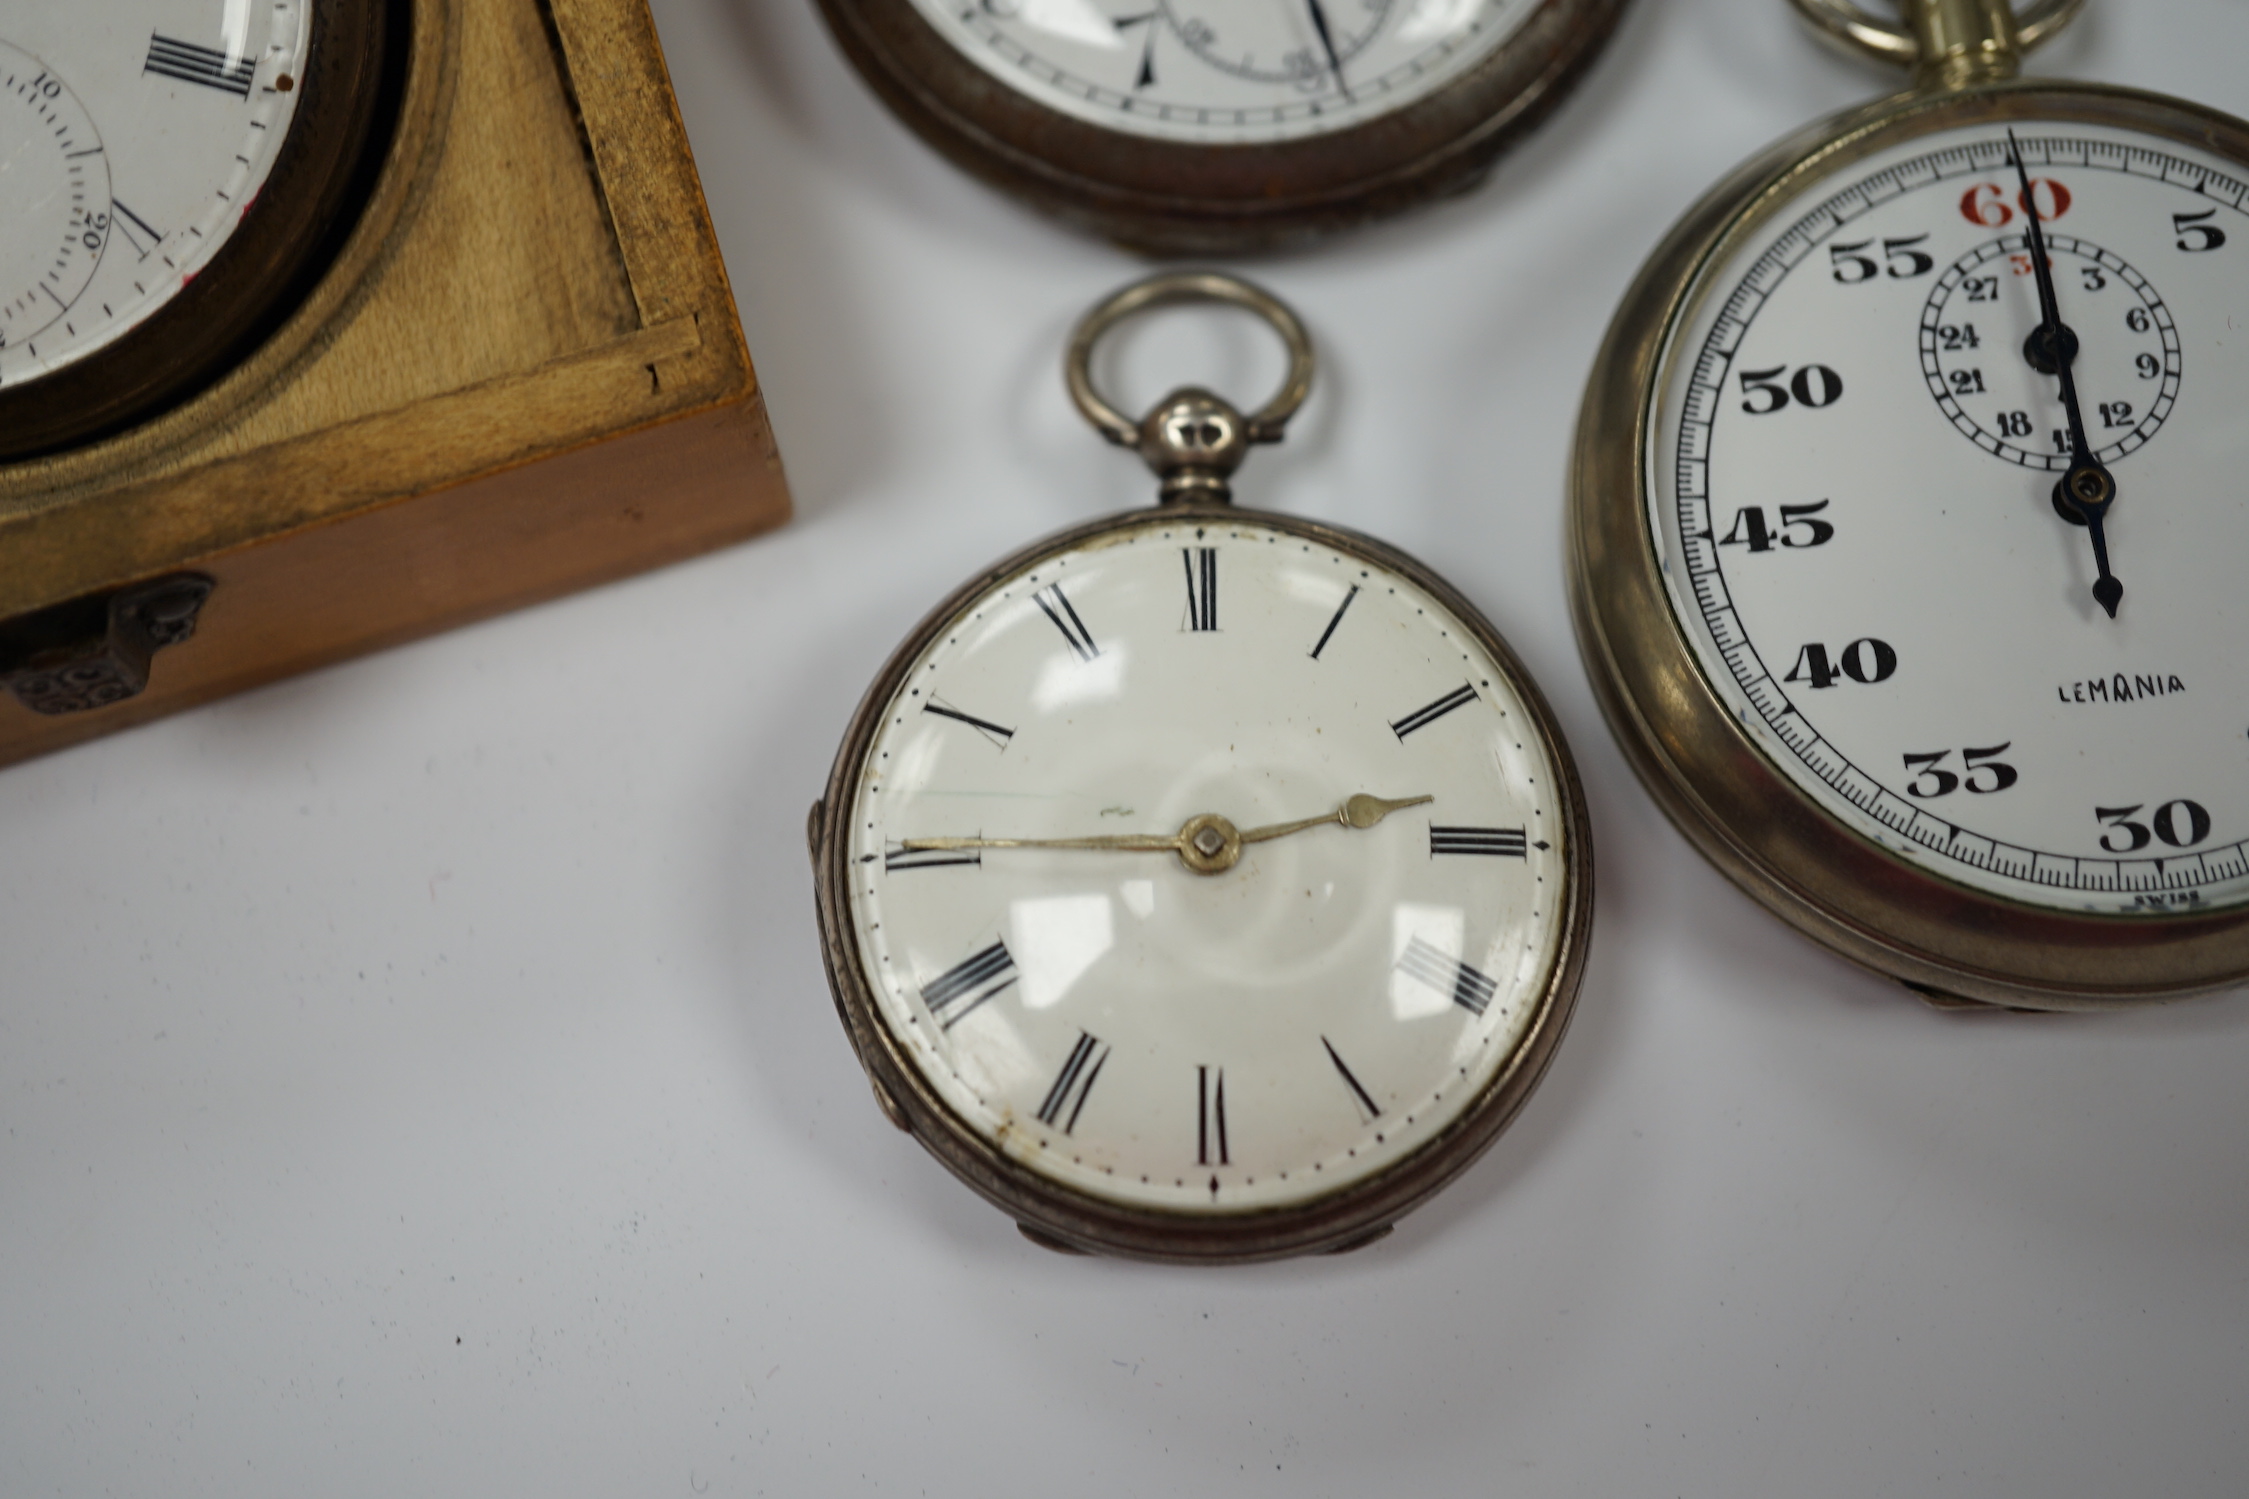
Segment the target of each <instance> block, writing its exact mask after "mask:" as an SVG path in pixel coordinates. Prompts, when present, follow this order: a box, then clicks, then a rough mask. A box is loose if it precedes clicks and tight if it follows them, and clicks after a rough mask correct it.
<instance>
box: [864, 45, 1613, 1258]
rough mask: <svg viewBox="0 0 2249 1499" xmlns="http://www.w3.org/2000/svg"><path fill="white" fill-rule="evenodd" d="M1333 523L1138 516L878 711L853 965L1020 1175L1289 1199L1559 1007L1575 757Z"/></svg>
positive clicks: (885, 1020) (1101, 537)
mask: <svg viewBox="0 0 2249 1499" xmlns="http://www.w3.org/2000/svg"><path fill="white" fill-rule="evenodd" d="M1136 34H1137V33H1136ZM1159 65H1160V63H1159ZM1329 534H1332V533H1318V534H1315V533H1312V532H1309V531H1308V532H1307V533H1306V534H1297V533H1296V532H1295V531H1292V530H1289V529H1285V528H1283V527H1280V526H1277V525H1273V524H1271V523H1269V522H1268V521H1266V520H1265V519H1264V518H1261V517H1256V516H1253V515H1249V514H1239V515H1237V514H1224V515H1217V516H1214V515H1211V514H1209V513H1207V512H1202V513H1196V514H1194V515H1192V516H1191V517H1178V518H1175V517H1174V516H1172V515H1167V514H1165V513H1163V512H1155V513H1152V514H1150V515H1148V516H1146V517H1143V518H1136V519H1134V520H1132V521H1131V522H1130V523H1118V524H1116V525H1115V526H1113V527H1111V528H1109V529H1106V530H1103V531H1101V532H1099V533H1095V539H1093V540H1090V541H1086V542H1084V543H1083V544H1075V543H1072V544H1064V545H1062V547H1061V549H1060V550H1059V551H1057V552H1051V553H1047V554H1042V555H1039V556H1037V557H1036V558H1035V559H1034V560H1032V561H1030V562H1028V563H1027V564H1025V565H1023V566H1021V567H1019V568H1014V569H1010V568H1006V567H1003V568H1001V569H999V570H998V571H996V572H995V573H994V575H993V577H994V579H995V581H993V582H991V583H989V584H987V585H984V586H983V587H982V588H981V589H979V590H971V591H970V592H968V593H967V594H965V595H964V596H963V597H964V599H965V600H966V601H965V602H964V603H962V604H960V605H958V606H957V607H956V609H954V610H953V611H951V612H949V613H947V614H944V615H942V616H940V617H936V618H933V620H932V621H931V623H930V625H929V627H928V629H927V631H926V633H925V634H924V635H922V636H921V637H919V638H918V639H917V641H916V643H915V644H914V645H913V647H912V648H911V649H910V650H907V651H904V652H901V653H900V655H899V656H898V657H897V659H896V662H895V664H894V665H893V667H892V668H891V671H892V673H893V675H892V677H891V678H890V680H891V681H892V682H893V683H894V684H895V685H894V686H893V688H892V689H891V690H890V691H889V693H888V695H887V696H884V697H880V698H875V699H870V703H869V707H868V708H867V710H865V718H864V719H863V721H862V731H857V732H859V733H860V737H859V738H858V739H857V740H855V741H854V742H855V743H856V744H861V745H863V746H864V747H863V748H862V749H858V750H856V751H855V753H856V754H857V755H858V758H857V760H856V761H855V762H854V763H855V764H856V765H857V766H858V770H857V772H856V774H857V781H856V787H857V789H856V792H855V793H854V795H853V797H852V799H851V801H850V802H849V804H848V805H844V804H841V803H839V804H838V805H837V810H836V812H835V814H834V816H835V818H836V823H837V835H838V836H839V837H841V838H842V839H843V840H844V841H845V842H847V843H848V844H849V846H850V849H851V850H852V852H851V859H852V860H853V862H851V863H850V864H849V866H848V870H847V872H846V874H845V875H844V878H846V879H847V880H848V883H849V896H848V898H849V901H850V912H851V922H850V931H851V937H852V941H853V944H854V952H855V954H856V959H855V960H856V961H858V962H859V963H860V964H861V968H862V971H863V972H865V974H866V975H867V986H868V989H869V991H870V992H871V993H872V995H873V996H874V998H873V999H872V1001H871V1003H872V1004H873V1005H874V1007H875V1010H876V1011H877V1012H878V1014H879V1019H878V1021H877V1022H876V1023H878V1024H879V1025H880V1026H881V1027H882V1028H883V1030H884V1031H885V1033H886V1034H887V1035H888V1036H889V1037H890V1038H891V1041H892V1043H893V1047H894V1050H895V1051H896V1052H897V1054H898V1055H900V1056H902V1057H905V1058H907V1059H909V1060H910V1061H911V1062H912V1064H913V1065H914V1066H915V1067H916V1068H918V1069H919V1072H920V1078H921V1081H922V1082H923V1083H925V1084H926V1085H927V1088H928V1090H929V1091H930V1092H931V1093H934V1094H935V1095H936V1096H938V1097H939V1098H940V1099H942V1100H943V1102H944V1104H945V1107H946V1109H947V1110H948V1115H947V1117H948V1118H951V1119H953V1120H955V1121H956V1127H957V1128H958V1129H960V1130H961V1131H964V1132H965V1133H966V1134H967V1135H969V1136H971V1137H973V1138H974V1139H975V1140H977V1141H980V1142H981V1146H980V1147H979V1148H980V1149H981V1150H983V1151H984V1153H985V1156H986V1157H987V1158H989V1159H993V1160H998V1161H1003V1162H1006V1163H1011V1164H1009V1165H1008V1166H1006V1168H1005V1169H1007V1170H1009V1171H1012V1170H1014V1169H1016V1167H1018V1166H1019V1167H1020V1168H1021V1170H1023V1171H1025V1172H1030V1173H1034V1174H1036V1175H1038V1176H1039V1177H1040V1178H1041V1179H1043V1180H1050V1181H1052V1182H1053V1183H1054V1184H1055V1186H1056V1189H1057V1190H1058V1191H1059V1190H1067V1191H1068V1192H1071V1193H1077V1194H1081V1195H1087V1194H1089V1195H1091V1196H1093V1197H1096V1198H1098V1199H1100V1200H1102V1201H1104V1202H1111V1203H1115V1204H1119V1205H1124V1206H1131V1207H1133V1208H1134V1209H1135V1210H1136V1211H1137V1210H1141V1209H1145V1210H1148V1211H1151V1212H1159V1213H1183V1214H1191V1215H1203V1216H1206V1217H1207V1216H1209V1215H1214V1214H1215V1215H1218V1216H1221V1217H1224V1216H1226V1215H1239V1216H1241V1217H1242V1218H1243V1220H1244V1221H1247V1220H1248V1219H1253V1218H1258V1217H1260V1215H1263V1214H1266V1213H1268V1212H1280V1211H1294V1210H1295V1209H1294V1208H1292V1207H1291V1204H1304V1203H1311V1202H1318V1201H1326V1200H1331V1199H1333V1198H1334V1197H1335V1195H1336V1194H1338V1193H1341V1192H1347V1191H1348V1190H1349V1189H1351V1188H1352V1187H1353V1185H1354V1184H1355V1183H1362V1182H1364V1181H1366V1180H1368V1179H1369V1178H1370V1177H1373V1176H1376V1175H1379V1174H1380V1173H1382V1172H1384V1171H1387V1170H1389V1169H1391V1168H1392V1167H1394V1166H1395V1165H1397V1163H1399V1162H1402V1161H1404V1160H1406V1159H1407V1158H1408V1157H1410V1156H1412V1155H1413V1154H1414V1153H1415V1152H1416V1151H1418V1150H1421V1149H1423V1148H1424V1147H1429V1146H1432V1145H1435V1144H1439V1143H1441V1142H1442V1141H1444V1140H1446V1139H1449V1138H1453V1136H1454V1127H1455V1126H1456V1125H1457V1124H1458V1123H1459V1122H1460V1120H1461V1117H1462V1113H1463V1111H1464V1110H1467V1109H1471V1108H1475V1107H1478V1106H1479V1105H1478V1104H1477V1103H1476V1100H1478V1099H1480V1098H1483V1097H1485V1096H1487V1095H1488V1094H1489V1093H1490V1091H1491V1089H1492V1088H1493V1087H1494V1086H1496V1083H1495V1079H1498V1078H1500V1077H1502V1076H1503V1074H1506V1073H1507V1069H1508V1059H1509V1058H1510V1057H1511V1056H1513V1055H1514V1051H1515V1049H1516V1047H1517V1046H1518V1045H1520V1044H1521V1041H1522V1038H1523V1037H1524V1036H1525V1035H1526V1034H1527V1033H1528V1030H1529V1027H1530V1025H1531V1023H1532V1019H1533V1017H1534V1016H1536V1015H1540V1014H1545V1013H1548V1011H1547V1009H1546V1008H1543V1007H1541V1006H1539V1005H1535V1004H1532V1003H1529V1002H1528V998H1529V997H1530V996H1532V995H1535V993H1536V992H1537V991H1538V990H1539V988H1540V986H1542V985H1544V984H1546V983H1547V982H1549V980H1550V979H1551V978H1552V976H1553V975H1554V973H1555V972H1556V971H1557V970H1556V964H1557V963H1558V962H1559V961H1560V958H1559V954H1560V944H1561V941H1562V936H1561V916H1562V914H1563V913H1564V912H1566V911H1567V910H1569V909H1570V904H1569V903H1570V901H1571V900H1573V899H1574V898H1575V897H1574V895H1573V894H1572V889H1573V885H1572V876H1571V873H1570V869H1569V860H1568V859H1567V858H1566V857H1565V856H1566V853H1567V849H1568V847H1569V846H1570V845H1568V844H1567V843H1566V842H1565V841H1564V838H1563V836H1562V835H1563V834H1564V833H1565V832H1566V831H1567V826H1568V825H1567V823H1566V821H1565V820H1564V819H1562V818H1561V817H1560V816H1558V813H1557V808H1558V807H1559V806H1560V805H1561V804H1562V803H1561V799H1562V797H1563V796H1564V795H1565V793H1566V788H1567V787H1568V785H1569V784H1570V783H1569V781H1568V777H1567V773H1566V769H1565V768H1564V767H1563V766H1561V765H1560V764H1559V762H1558V761H1557V760H1556V759H1555V758H1554V757H1553V755H1552V754H1551V752H1550V750H1549V748H1548V746H1549V744H1550V743H1551V742H1552V741H1551V738H1550V737H1549V736H1548V735H1547V734H1546V733H1545V731H1544V730H1543V728H1542V725H1541V721H1540V720H1539V719H1538V718H1537V717H1536V710H1535V709H1534V707H1533V705H1532V703H1531V702H1530V700H1529V699H1528V698H1527V697H1526V695H1524V694H1523V693H1522V692H1520V691H1519V689H1518V688H1517V687H1516V686H1515V685H1514V682H1513V680H1512V679H1511V678H1510V677H1509V675H1508V673H1507V670H1506V668H1505V667H1504V666H1503V664H1502V659H1501V658H1500V656H1499V655H1498V654H1497V653H1496V652H1495V651H1494V650H1492V649H1491V648H1490V647H1489V646H1488V645H1487V644H1486V643H1485V641H1486V640H1487V639H1488V637H1487V636H1486V635H1484V634H1482V633H1480V628H1479V627H1476V626H1473V625H1471V624H1470V623H1469V622H1468V621H1467V620H1465V619H1463V618H1462V617H1460V615H1459V614H1458V613H1456V612H1455V611H1454V608H1453V606H1452V605H1451V604H1450V603H1449V602H1448V601H1447V599H1446V598H1444V597H1440V596H1438V595H1437V594H1435V593H1433V592H1432V591H1430V590H1428V589H1426V588H1424V587H1422V586H1421V585H1420V584H1418V583H1417V582H1416V581H1415V580H1414V579H1413V578H1412V577H1409V576H1407V575H1405V574H1403V573H1401V572H1398V571H1393V570H1386V569H1385V567H1384V566H1383V565H1381V563H1380V560H1379V559H1378V558H1375V557H1371V556H1362V555H1359V554H1357V553H1354V552H1351V551H1347V550H1345V549H1343V548H1342V547H1340V546H1337V545H1334V544H1332V543H1331V541H1330V540H1329V539H1328V536H1329ZM823 878H824V879H825V878H826V876H824V877H823ZM824 888H825V887H824ZM921 1127H922V1124H921V1119H920V1116H919V1115H917V1122H916V1128H917V1129H920V1128H921ZM994 1169H1001V1168H998V1167H995V1168H994Z"/></svg>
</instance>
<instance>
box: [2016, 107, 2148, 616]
mask: <svg viewBox="0 0 2249 1499" xmlns="http://www.w3.org/2000/svg"><path fill="white" fill-rule="evenodd" d="M2007 144H2008V146H2009V147H2010V148H2011V150H2012V151H2013V154H2014V158H2015V176H2016V178H2017V179H2018V180H2020V181H2021V183H2022V185H2023V197H2022V204H2023V216H2024V218H2025V219H2026V220H2027V221H2028V222H2029V224H2030V273H2031V276H2032V277H2033V278H2034V279H2035V280H2036V281H2037V283H2038V310H2039V314H2040V316H2041V317H2042V318H2043V319H2044V321H2043V322H2041V323H2040V324H2039V325H2038V330H2037V331H2036V332H2034V333H2033V334H2031V336H2030V342H2029V343H2027V344H2025V345H2024V347H2023V357H2024V358H2025V359H2028V360H2029V361H2030V364H2031V367H2032V368H2033V369H2040V370H2043V369H2045V368H2046V363H2047V362H2048V361H2051V363H2052V365H2053V369H2052V371H2051V373H2053V374H2057V375H2059V376H2061V380H2062V411H2063V412H2064V414H2066V415H2067V416H2068V418H2069V472H2068V473H2066V474H2063V475H2062V477H2061V482H2060V483H2058V484H2056V485H2055V486H2054V497H2055V508H2056V509H2060V510H2063V513H2064V514H2065V515H2067V514H2069V513H2070V512H2071V511H2074V512H2075V513H2076V514H2078V515H2081V516H2083V517H2084V518H2085V529H2086V531H2087V532H2088V533H2090V535H2091V538H2092V542H2093V565H2094V567H2095V568H2097V569H2098V570H2099V572H2100V576H2099V577H2098V578H2096V579H2094V580H2093V597H2094V599H2096V600H2097V601H2098V602H2099V603H2100V606H2101V607H2102V608H2103V609H2106V610H2107V611H2108V617H2109V618H2110V619H2114V618H2116V606H2117V604H2118V603H2119V602H2121V601H2122V600H2123V598H2124V585H2123V584H2122V583H2119V582H2118V581H2117V580H2116V575H2115V574H2114V573H2111V572H2110V571H2109V567H2108V537H2107V535H2106V534H2105V533H2104V532H2103V531H2102V529H2101V522H2102V521H2103V520H2104V519H2105V518H2106V517H2107V515H2108V507H2109V506H2111V505H2113V504H2115V503H2116V476H2115V475H2114V474H2112V473H2110V472H2109V471H2108V469H2107V468H2106V467H2105V466H2104V465H2103V464H2102V463H2101V462H2100V460H2099V459H2097V458H2095V457H2094V456H2093V445H2092V444H2091V443H2090V442H2088V441H2087V440H2086V438H2085V413H2084V411H2083V410H2082V409H2081V408H2080V407H2079V406H2078V403H2077V380H2076V377H2075V376H2074V375H2072V374H2071V373H2070V366H2071V365H2072V364H2073V363H2075V362H2076V359H2077V335H2076V334H2074V333H2072V332H2070V330H2069V329H2068V328H2066V327H2064V326H2063V325H2062V314H2061V307H2060V304H2059V303H2058V302H2057V301H2056V299H2055V296H2054V268H2053V267H2052V266H2050V265H2048V264H2047V263H2046V234H2045V230H2044V229H2043V228H2042V227H2041V226H2040V224H2039V221H2038V199H2037V196H2036V194H2034V193H2032V192H2031V190H2030V169H2029V168H2028V167H2026V166H2024V165H2023V150H2022V146H2021V144H2020V143H2019V142H2017V141H2016V139H2015V132H2014V131H2012V130H2010V131H2008V132H2007ZM2041 355H2043V356H2044V358H2043V359H2042V358H2041V357H2040V356H2041ZM2065 506H2066V507H2067V508H2066V509H2064V507H2065Z"/></svg>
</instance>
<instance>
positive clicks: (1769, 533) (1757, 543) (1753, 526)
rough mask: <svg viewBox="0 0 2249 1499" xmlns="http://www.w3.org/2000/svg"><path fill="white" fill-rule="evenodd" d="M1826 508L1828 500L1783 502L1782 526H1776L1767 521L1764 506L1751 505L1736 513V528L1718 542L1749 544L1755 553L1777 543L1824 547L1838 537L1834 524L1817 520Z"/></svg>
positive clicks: (1729, 545) (1739, 545)
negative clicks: (1800, 502)
mask: <svg viewBox="0 0 2249 1499" xmlns="http://www.w3.org/2000/svg"><path fill="white" fill-rule="evenodd" d="M1826 508H1827V501H1825V500H1816V501H1814V502H1813V503H1811V504H1809V505H1783V506H1781V507H1780V526H1779V529H1777V530H1776V529H1774V528H1773V527H1772V526H1771V525H1769V524H1767V522H1766V520H1765V507H1764V506H1762V505H1749V506H1745V507H1743V508H1742V509H1741V510H1739V511H1737V512H1736V513H1735V515H1734V528H1733V529H1732V530H1731V531H1728V532H1727V533H1726V534H1725V536H1724V537H1723V538H1722V539H1721V540H1720V541H1719V543H1718V545H1720V546H1722V547H1743V546H1745V547H1747V548H1749V549H1750V551H1752V552H1769V551H1771V550H1772V549H1773V548H1774V547H1775V546H1784V547H1816V546H1825V545H1827V543H1828V542H1829V541H1831V540H1833V539H1834V537H1835V526H1834V524H1833V523H1832V522H1830V521H1824V520H1820V519H1818V516H1819V513H1820V512H1821V511H1822V510H1825V509H1826Z"/></svg>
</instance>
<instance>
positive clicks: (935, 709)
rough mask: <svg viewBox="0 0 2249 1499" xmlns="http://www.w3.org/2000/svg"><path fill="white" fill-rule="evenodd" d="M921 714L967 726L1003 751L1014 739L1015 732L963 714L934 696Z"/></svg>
mask: <svg viewBox="0 0 2249 1499" xmlns="http://www.w3.org/2000/svg"><path fill="white" fill-rule="evenodd" d="M922 712H924V713H934V714H936V715H937V716H938V717H939V718H949V719H951V720H952V721H953V722H955V723H964V724H967V725H968V726H969V727H970V728H972V729H974V730H975V731H976V732H977V733H979V734H982V735H983V736H984V737H985V738H986V739H989V740H991V741H992V743H994V744H996V745H998V746H999V747H1000V748H1001V749H1003V750H1004V749H1006V748H1007V742H1008V741H1009V740H1010V739H1013V738H1014V737H1015V731H1014V730H1013V729H1010V728H1004V727H1002V726H1001V725H999V724H996V723H993V722H992V721H991V720H990V719H988V718H978V717H977V716H976V715H975V714H973V713H963V712H961V710H960V709H958V708H956V707H954V706H953V705H952V704H950V703H948V702H946V701H945V700H944V699H943V698H940V697H936V696H934V695H933V696H932V697H931V698H930V700H929V701H928V702H927V703H925V704H923V706H922Z"/></svg>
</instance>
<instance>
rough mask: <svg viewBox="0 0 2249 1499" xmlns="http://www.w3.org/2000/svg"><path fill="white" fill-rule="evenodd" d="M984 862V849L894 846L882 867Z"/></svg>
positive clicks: (922, 866)
mask: <svg viewBox="0 0 2249 1499" xmlns="http://www.w3.org/2000/svg"><path fill="white" fill-rule="evenodd" d="M983 862H984V853H983V850H981V849H974V848H893V849H887V850H885V851H884V853H883V856H882V867H883V868H884V870H886V871H890V872H896V871H898V870H901V869H941V868H943V867H944V866H946V865H948V864H975V865H978V866H981V865H982V864H983ZM925 997H926V996H925ZM930 1008H932V1009H935V1008H936V1006H934V1005H932V1006H931V1007H930Z"/></svg>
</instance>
